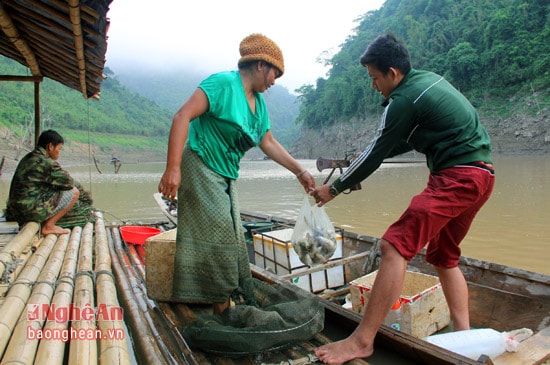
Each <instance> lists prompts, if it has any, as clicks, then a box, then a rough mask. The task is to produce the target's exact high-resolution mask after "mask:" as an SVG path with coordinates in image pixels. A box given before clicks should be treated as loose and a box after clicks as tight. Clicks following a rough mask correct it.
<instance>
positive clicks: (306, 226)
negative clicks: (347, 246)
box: [290, 195, 336, 267]
mask: <svg viewBox="0 0 550 365" xmlns="http://www.w3.org/2000/svg"><path fill="white" fill-rule="evenodd" d="M290 241H291V242H292V246H293V247H294V251H295V252H296V254H297V255H298V257H299V258H300V261H302V262H303V263H304V264H306V265H307V266H310V267H311V266H316V265H321V264H324V263H326V262H327V261H328V260H329V259H330V258H331V257H332V255H334V251H336V231H335V230H334V225H333V224H332V222H331V220H330V218H329V217H328V215H327V213H326V212H325V208H324V207H318V206H317V205H315V204H313V205H310V204H309V199H308V196H307V195H306V196H305V197H304V201H303V203H302V208H301V210H300V214H299V216H298V219H297V220H296V225H295V226H294V231H293V232H292V237H291V239H290Z"/></svg>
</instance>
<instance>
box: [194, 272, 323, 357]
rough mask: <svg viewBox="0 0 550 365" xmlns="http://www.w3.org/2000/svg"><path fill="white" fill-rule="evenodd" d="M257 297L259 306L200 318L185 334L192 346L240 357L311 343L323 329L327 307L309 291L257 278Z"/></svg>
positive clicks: (255, 289)
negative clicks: (292, 288) (301, 343)
mask: <svg viewBox="0 0 550 365" xmlns="http://www.w3.org/2000/svg"><path fill="white" fill-rule="evenodd" d="M254 295H255V300H256V302H257V306H252V305H246V304H237V305H235V306H234V307H231V308H229V309H228V310H226V311H224V312H223V313H221V314H218V315H213V314H212V315H202V316H199V317H197V319H196V320H195V321H194V322H192V323H190V324H189V325H187V327H186V328H185V331H184V337H185V338H186V340H187V341H188V343H189V345H190V346H191V347H196V348H200V349H202V350H204V351H207V352H213V353H219V354H224V355H229V356H231V355H236V356H238V355H245V354H253V353H259V352H263V351H269V350H274V349H278V348H284V347H286V346H290V345H292V344H295V343H297V342H301V341H307V340H309V339H310V338H312V337H313V336H314V335H315V334H316V333H318V332H320V331H321V330H322V329H323V325H324V318H325V312H324V307H323V306H322V304H321V303H320V301H319V300H318V299H316V297H315V296H314V295H313V294H311V293H309V292H306V291H303V290H301V289H298V290H291V289H289V288H288V287H286V286H282V285H279V284H268V283H265V282H262V281H260V280H257V279H254Z"/></svg>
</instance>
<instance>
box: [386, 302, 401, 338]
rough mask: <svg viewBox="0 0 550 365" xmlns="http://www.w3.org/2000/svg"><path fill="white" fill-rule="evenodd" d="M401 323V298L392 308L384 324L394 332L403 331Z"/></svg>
mask: <svg viewBox="0 0 550 365" xmlns="http://www.w3.org/2000/svg"><path fill="white" fill-rule="evenodd" d="M401 321H402V315H401V298H399V299H397V301H396V302H395V303H394V304H393V306H392V307H391V310H390V312H389V313H388V315H387V316H386V320H385V321H384V323H385V324H386V325H388V326H390V327H391V328H393V329H394V330H398V331H401Z"/></svg>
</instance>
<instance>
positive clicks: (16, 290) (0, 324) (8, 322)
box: [0, 234, 57, 358]
mask: <svg viewBox="0 0 550 365" xmlns="http://www.w3.org/2000/svg"><path fill="white" fill-rule="evenodd" d="M56 241H57V236H56V235H53V234H50V235H48V236H46V239H45V240H44V243H43V244H42V245H40V247H39V248H38V250H36V252H35V253H34V254H33V255H32V256H31V258H30V259H29V261H27V265H25V268H24V269H23V270H22V271H21V273H20V274H19V276H18V277H17V280H16V281H15V282H14V283H12V286H11V288H10V289H9V291H8V294H7V296H6V300H5V301H4V303H3V304H2V307H1V308H0V311H1V313H2V316H1V317H0V358H1V357H2V356H3V355H4V351H5V350H6V345H7V344H8V341H9V339H10V337H11V334H12V332H13V328H14V327H15V324H16V323H17V320H18V319H19V316H20V315H21V313H23V311H24V309H25V303H27V299H28V298H29V296H30V294H31V288H32V285H33V284H34V282H35V281H36V279H37V278H38V275H39V274H40V271H42V268H43V267H44V264H45V263H46V260H47V259H48V256H49V255H50V253H51V251H52V248H53V246H54V244H55V242H56Z"/></svg>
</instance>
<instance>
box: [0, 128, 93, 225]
mask: <svg viewBox="0 0 550 365" xmlns="http://www.w3.org/2000/svg"><path fill="white" fill-rule="evenodd" d="M63 143H64V140H63V137H61V135H60V134H59V133H57V132H56V131H53V130H47V131H44V132H43V133H42V134H41V135H40V137H39V138H38V143H37V146H36V148H35V149H34V150H33V151H31V152H29V153H28V154H27V155H26V156H25V157H23V158H22V159H21V161H20V162H19V164H18V165H17V168H16V170H15V173H14V175H13V178H12V181H11V186H10V193H9V198H8V202H7V208H6V218H7V219H10V220H16V221H17V222H18V223H19V225H23V224H25V223H26V222H37V223H39V224H41V225H42V228H41V233H42V234H43V235H47V234H64V233H69V230H68V229H64V228H62V227H60V226H57V225H56V224H57V223H58V221H59V220H60V219H61V218H63V217H64V216H65V215H66V214H67V213H68V212H69V211H70V210H71V208H72V207H73V206H74V205H75V203H76V202H77V201H78V199H79V196H80V191H79V189H78V187H77V185H76V184H75V181H74V180H73V178H72V177H71V176H70V175H69V173H68V172H67V171H65V170H64V169H63V168H61V166H60V165H59V163H58V162H57V159H58V158H59V154H60V152H61V149H62V147H63ZM89 203H90V204H89V207H90V208H91V200H90V201H89ZM87 210H89V208H88V209H87Z"/></svg>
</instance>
